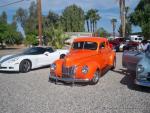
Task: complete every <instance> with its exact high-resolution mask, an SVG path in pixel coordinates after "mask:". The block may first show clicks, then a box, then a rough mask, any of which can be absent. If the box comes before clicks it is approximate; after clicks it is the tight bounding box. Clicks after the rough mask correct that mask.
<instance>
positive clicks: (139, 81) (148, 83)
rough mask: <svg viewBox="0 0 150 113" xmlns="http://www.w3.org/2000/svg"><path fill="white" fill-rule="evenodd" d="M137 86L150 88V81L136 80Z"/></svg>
mask: <svg viewBox="0 0 150 113" xmlns="http://www.w3.org/2000/svg"><path fill="white" fill-rule="evenodd" d="M135 84H137V85H141V86H146V87H150V81H144V80H137V79H135Z"/></svg>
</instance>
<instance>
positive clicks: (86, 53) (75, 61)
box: [64, 50, 97, 66]
mask: <svg viewBox="0 0 150 113" xmlns="http://www.w3.org/2000/svg"><path fill="white" fill-rule="evenodd" d="M96 54H97V51H96V50H73V51H71V52H70V53H69V54H68V55H67V56H66V57H65V59H64V64H65V65H66V66H72V65H77V66H78V65H80V64H81V63H83V62H85V61H87V60H88V59H89V58H91V56H94V55H96Z"/></svg>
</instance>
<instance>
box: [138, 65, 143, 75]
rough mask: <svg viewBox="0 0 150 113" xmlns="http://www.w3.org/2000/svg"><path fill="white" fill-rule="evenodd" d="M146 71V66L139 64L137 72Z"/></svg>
mask: <svg viewBox="0 0 150 113" xmlns="http://www.w3.org/2000/svg"><path fill="white" fill-rule="evenodd" d="M143 71H144V67H143V66H142V65H137V72H138V73H142V72H143Z"/></svg>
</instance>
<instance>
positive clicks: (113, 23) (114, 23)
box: [111, 18, 117, 38]
mask: <svg viewBox="0 0 150 113" xmlns="http://www.w3.org/2000/svg"><path fill="white" fill-rule="evenodd" d="M116 22H117V19H115V18H112V19H111V24H112V28H113V36H114V38H115V29H116Z"/></svg>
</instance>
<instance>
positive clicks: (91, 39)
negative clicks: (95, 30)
mask: <svg viewBox="0 0 150 113" xmlns="http://www.w3.org/2000/svg"><path fill="white" fill-rule="evenodd" d="M79 41H91V42H104V41H108V39H107V38H104V37H79V38H76V39H74V42H79Z"/></svg>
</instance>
